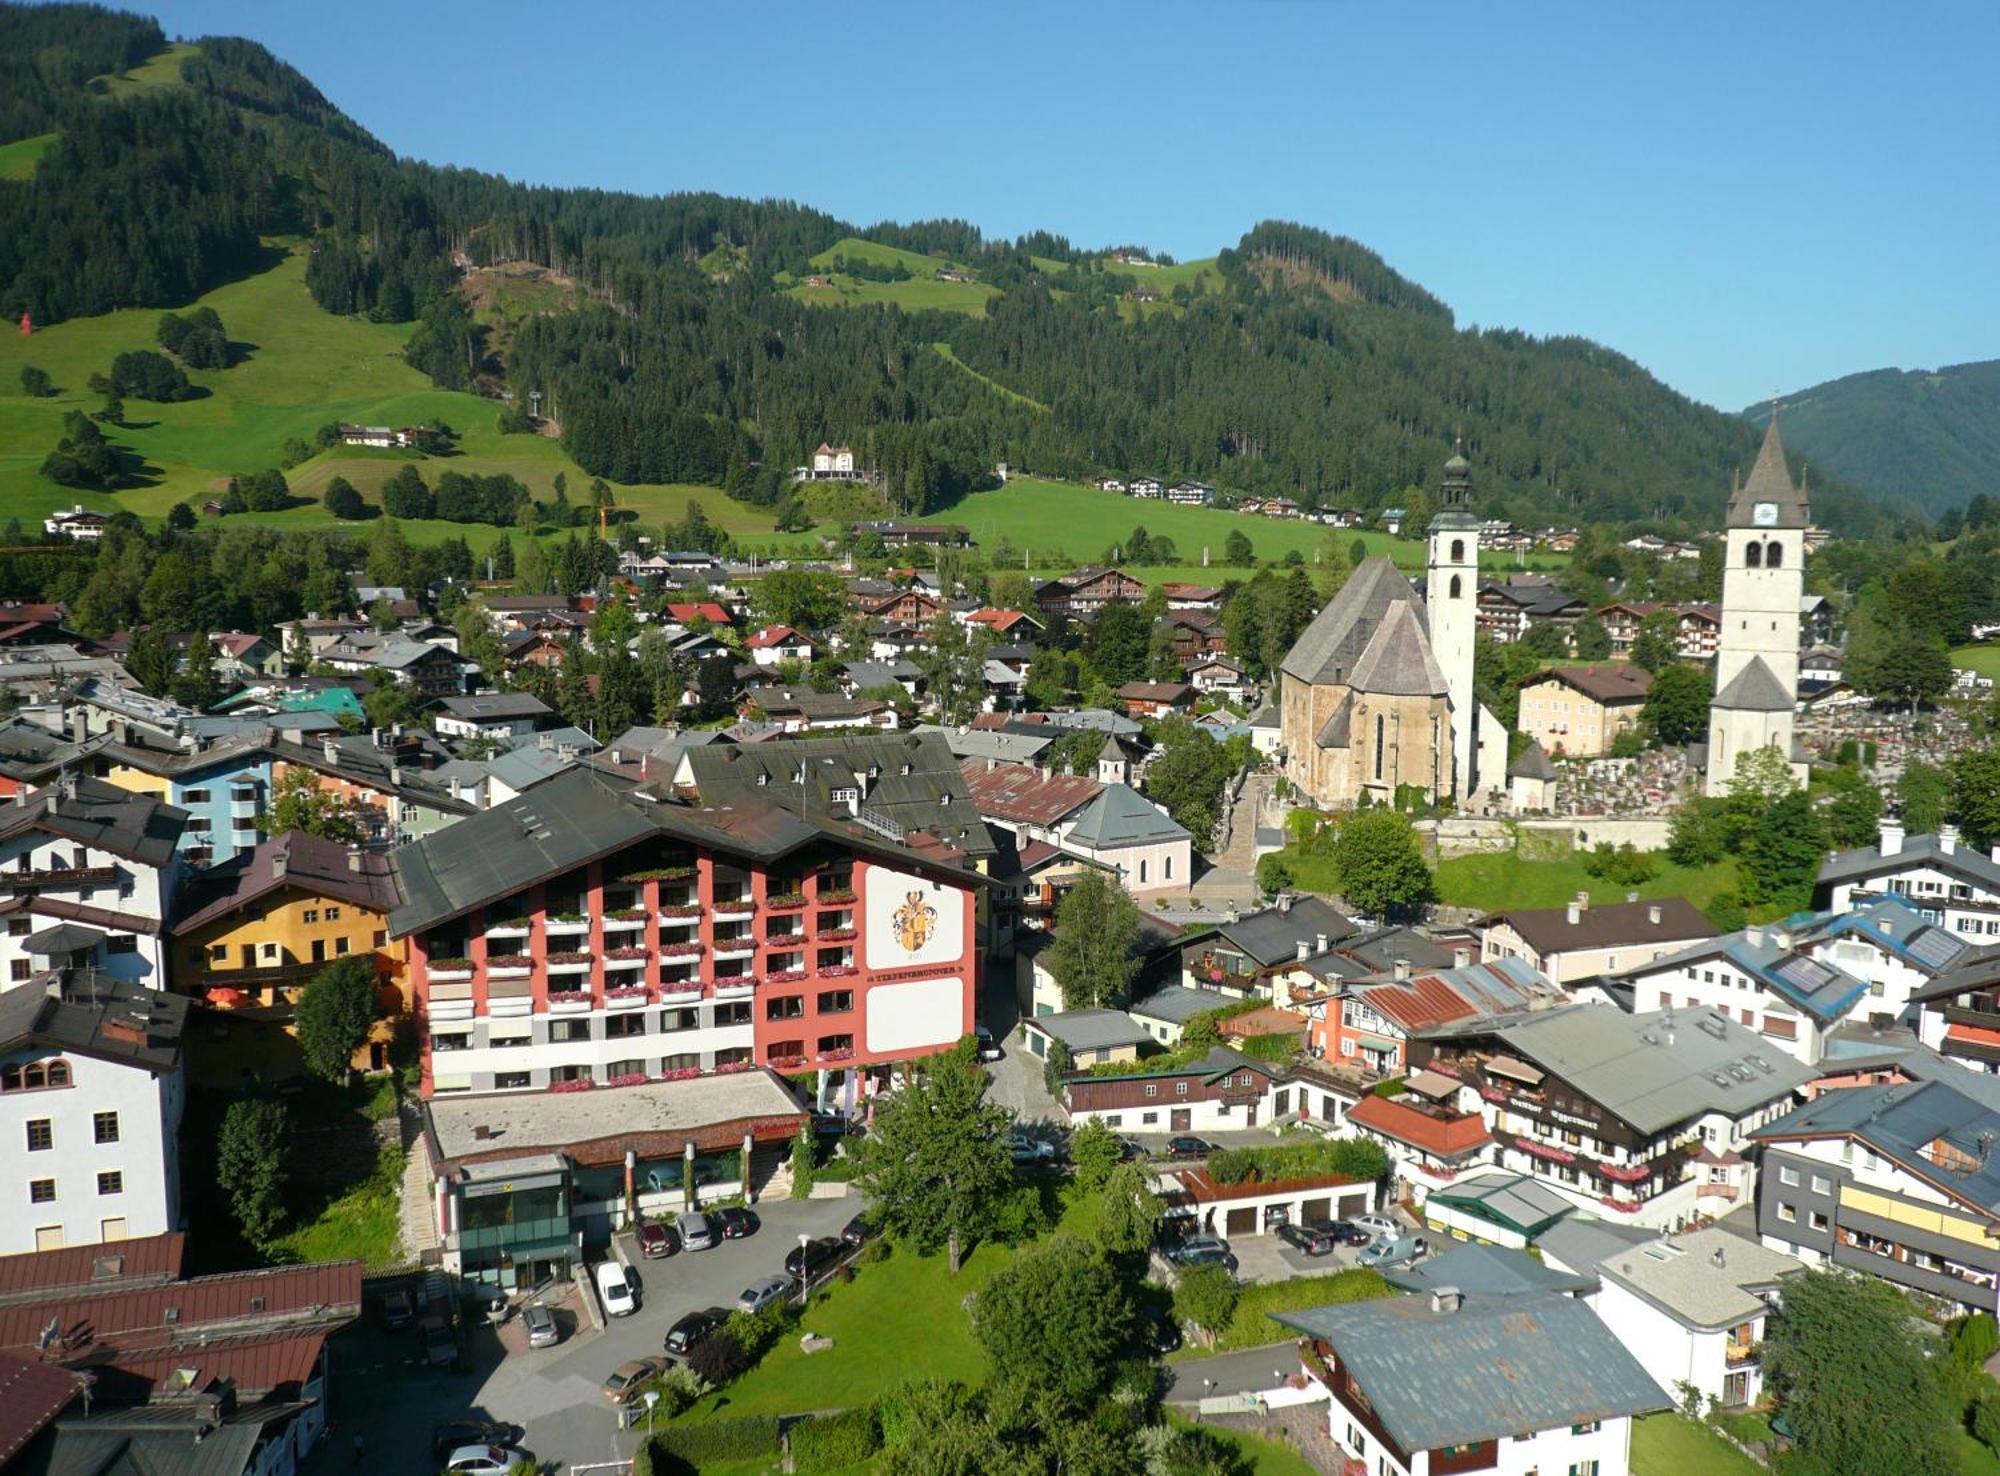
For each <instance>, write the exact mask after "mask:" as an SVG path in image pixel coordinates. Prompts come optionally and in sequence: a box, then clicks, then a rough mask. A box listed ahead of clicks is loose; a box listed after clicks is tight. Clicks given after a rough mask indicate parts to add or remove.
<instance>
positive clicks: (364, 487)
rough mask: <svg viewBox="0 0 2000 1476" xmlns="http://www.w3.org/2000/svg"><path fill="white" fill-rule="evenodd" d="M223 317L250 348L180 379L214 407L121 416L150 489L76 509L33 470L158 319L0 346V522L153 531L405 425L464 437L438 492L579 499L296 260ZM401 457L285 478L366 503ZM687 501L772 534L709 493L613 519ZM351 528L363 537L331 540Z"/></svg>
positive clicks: (540, 460)
mask: <svg viewBox="0 0 2000 1476" xmlns="http://www.w3.org/2000/svg"><path fill="white" fill-rule="evenodd" d="M201 301H202V302H203V303H204V304H207V305H209V306H212V307H214V308H215V310H216V311H217V312H218V313H220V314H221V315H222V320H223V323H224V325H225V326H226V327H227V328H228V330H229V334H230V337H231V339H232V340H233V341H235V342H238V343H243V344H248V345H250V348H249V349H248V351H247V356H246V357H245V358H244V359H243V360H242V362H239V363H237V364H235V365H233V366H232V367H231V368H228V369H224V370H215V371H195V372H193V373H191V374H190V376H189V377H190V378H191V379H192V380H193V381H194V382H195V383H196V384H198V385H201V386H203V387H204V388H207V389H208V390H210V391H211V393H210V394H209V395H208V396H207V397H205V398H203V399H198V400H189V401H185V402H183V403H181V404H175V405H153V404H148V403H146V402H143V401H132V402H131V403H130V404H128V405H127V407H126V414H127V419H128V420H129V421H131V422H132V428H129V429H115V430H114V431H113V433H112V439H113V440H114V441H117V442H119V443H121V444H123V445H126V446H128V447H130V448H131V449H132V450H134V451H136V452H138V453H139V454H140V455H141V456H142V457H143V458H144V459H145V461H146V464H147V466H148V468H149V471H148V474H147V475H148V479H149V480H150V481H151V482H152V483H153V485H150V486H147V487H142V488H137V489H133V490H129V491H124V492H120V493H118V494H116V495H115V496H102V495H98V496H90V495H86V496H83V497H82V498H81V499H79V498H78V497H77V495H76V494H74V493H72V492H70V491H69V490H67V489H65V488H61V487H58V486H56V485H55V484H54V483H52V482H49V481H47V480H45V479H44V478H43V477H42V476H41V475H40V473H39V470H38V468H39V466H40V464H41V460H42V457H43V456H44V455H45V454H46V453H47V452H48V451H49V450H50V449H51V448H52V447H53V446H54V445H55V443H56V441H57V439H58V438H59V437H60V435H61V424H62V417H63V414H64V412H65V411H68V410H76V409H83V410H90V409H94V408H96V405H97V400H96V397H95V396H92V395H91V394H90V393H89V392H88V391H87V390H86V389H85V384H86V382H87V381H88V379H89V377H90V375H91V374H92V373H93V372H102V371H103V370H105V369H107V368H108V367H109V366H110V363H111V360H112V358H113V356H114V355H116V354H117V353H118V352H120V351H121V350H124V349H131V348H150V347H152V346H153V342H154V339H153V332H154V329H155V327H156V326H157V324H158V322H159V317H160V314H159V313H158V312H157V311H155V310H152V309H136V310H131V311H124V312H115V313H107V314H105V315H103V316H102V317H96V318H80V319H75V320H73V321H71V322H67V323H60V324H57V325H56V326H54V327H52V328H49V329H46V330H43V331H40V332H37V333H36V334H35V335H34V336H33V337H32V338H22V337H21V336H20V335H19V334H15V333H9V334H5V335H0V517H10V516H17V515H18V516H21V517H23V518H32V519H35V520H39V519H40V518H41V517H42V516H43V515H44V514H45V513H47V512H48V511H49V510H50V509H53V508H57V507H67V506H69V505H70V504H71V503H72V502H75V501H78V500H81V501H83V502H84V503H86V504H87V505H89V506H93V507H98V508H103V509H107V510H108V509H109V508H111V507H112V506H123V507H126V508H129V509H131V510H132V511H134V512H137V513H139V514H141V515H142V516H146V517H159V516H163V515H164V514H165V512H166V510H167V509H168V508H169V507H171V506H172V505H173V504H174V503H176V502H180V501H183V500H186V499H193V500H195V501H197V502H198V501H200V499H202V498H203V497H206V496H208V495H210V494H211V493H212V492H214V491H216V490H217V489H218V488H219V487H220V486H221V485H222V484H223V483H224V482H226V480H227V479H228V478H229V477H230V476H232V475H234V474H236V473H238V472H249V471H257V470H260V469H262V468H265V467H270V466H275V465H277V463H278V460H279V456H280V453H281V450H282V448H283V446H284V443H285V441H286V440H287V439H288V438H290V437H293V436H297V437H300V438H302V439H306V440H310V439H311V436H312V433H313V431H314V430H315V429H317V428H318V427H319V426H320V425H323V424H324V423H326V422H327V421H329V420H355V421H365V422H370V423H375V424H385V423H386V424H411V423H415V422H420V421H426V420H431V419H441V420H443V421H445V422H446V423H448V424H449V425H451V426H452V427H453V428H454V429H456V430H458V431H459V432H461V437H462V438H461V440H460V442H459V449H460V453H461V454H459V455H457V456H453V457H451V458H449V459H444V460H429V461H427V462H426V463H425V464H424V467H423V469H424V473H425V476H426V477H427V478H428V479H430V480H432V481H435V480H436V478H437V476H438V474H439V473H440V472H442V471H443V470H445V469H447V468H452V469H456V470H459V471H464V472H481V473H495V472H511V473H513V474H514V475H515V476H517V477H519V478H520V479H521V480H522V481H523V482H524V483H526V484H527V486H528V487H529V488H530V489H531V490H532V491H533V492H534V493H535V495H536V496H538V497H541V498H547V497H549V496H551V495H552V492H551V488H552V484H553V482H554V479H555V475H556V473H557V472H563V473H565V474H566V475H567V477H568V480H569V487H570V495H571V496H572V497H579V496H581V495H582V494H583V492H584V489H585V488H586V487H588V485H589V483H590V477H589V476H588V475H587V474H586V473H585V472H584V471H583V470H582V469H581V468H579V467H578V466H577V465H576V464H575V463H574V462H572V461H571V460H570V459H569V458H568V457H567V456H565V455H564V454H563V451H562V447H561V446H560V445H559V444H558V443H556V442H555V441H552V440H548V439H546V438H543V437H539V436H502V435H500V434H499V433H498V431H497V430H495V428H494V423H495V420H496V419H497V417H498V413H499V410H498V407H497V406H496V405H495V404H494V403H493V402H492V401H491V400H485V399H481V398H479V397H477V396H475V395H467V394H460V393H457V392H454V391H450V390H440V389H437V388H435V387H433V386H432V385H431V384H430V383H429V381H428V380H427V379H426V378H425V377H424V376H423V375H421V374H419V373H418V372H417V371H416V370H414V369H412V368H410V367H409V366H408V365H407V364H405V363H404V362H403V359H402V346H403V342H404V340H405V339H406V338H407V337H408V336H409V331H410V330H409V327H408V326H407V325H404V326H391V325H385V324H378V323H369V322H365V321H363V320H361V319H359V318H339V317H334V316H332V315H331V314H328V313H324V312H322V311H320V309H319V308H318V307H317V306H315V305H314V303H313V301H312V299H311V298H310V297H309V296H308V295H307V293H306V290H305V259H304V257H303V256H302V255H300V254H296V253H294V254H293V255H291V256H289V257H287V258H286V259H285V260H284V261H283V262H282V263H281V264H279V265H278V266H277V267H275V268H274V269H272V270H271V271H268V272H265V273H262V274H261V275H258V276H255V277H250V278H247V279H245V280H244V281H241V282H233V283H230V284H229V285H227V286H225V287H221V288H218V289H217V290H216V291H214V292H212V293H210V294H208V296H206V297H204V298H202V299H201ZM24 364H34V365H36V366H38V367H40V368H42V369H46V370H47V371H48V372H49V373H50V374H51V375H52V376H53V377H54V379H55V382H56V384H57V386H58V388H59V389H60V390H61V391H62V393H61V394H59V395H57V396H56V397H55V398H53V399H48V400H30V399H28V398H26V397H25V396H23V395H22V394H21V393H20V370H21V366H22V365H24ZM400 460H402V458H401V457H398V456H394V455H388V454H384V453H380V452H369V451H360V450H352V449H343V448H335V449H333V450H331V451H328V452H326V453H323V454H322V455H321V456H318V457H315V458H313V459H312V460H310V461H308V462H305V463H303V464H302V465H300V466H298V467H296V468H294V469H293V470H292V471H291V472H290V473H288V474H287V475H288V477H289V479H290V481H291V483H292V485H293V487H294V489H295V490H297V491H298V493H299V494H300V495H302V496H315V497H316V496H318V495H319V493H320V492H321V491H323V490H324V488H325V486H326V484H327V482H328V481H329V480H330V479H331V478H332V477H333V476H335V475H341V476H345V477H346V478H347V479H348V480H349V481H351V482H353V483H354V485H355V486H356V487H358V488H360V489H361V491H362V492H363V494H364V495H370V496H372V494H373V493H374V492H375V491H376V490H377V489H378V488H379V487H380V486H381V484H382V482H384V481H385V480H387V478H388V477H389V476H390V475H391V474H393V473H394V471H395V470H396V467H397V465H398V464H399V462H400ZM691 495H699V496H700V498H701V500H702V504H703V507H704V509H705V510H706V511H707V513H708V515H709V517H710V518H711V520H713V521H714V522H716V523H717V524H719V525H721V526H722V527H724V528H726V529H728V530H729V531H730V532H732V533H739V534H751V533H768V532H769V531H770V529H771V523H770V520H769V519H768V518H767V517H765V516H764V515H762V514H760V513H758V512H756V511H755V510H753V509H750V508H745V507H743V506H741V505H740V504H737V503H732V502H730V501H728V500H727V499H726V498H724V497H723V496H722V494H721V493H720V492H719V491H716V490H714V489H705V488H688V487H677V486H641V487H629V488H621V489H619V495H618V500H619V504H620V506H623V507H629V508H633V509H636V510H637V511H638V513H639V517H640V519H641V521H643V522H645V523H648V524H657V523H659V522H661V521H663V520H665V519H667V518H676V519H677V518H680V517H682V516H684V515H685V512H686V507H687V503H688V500H689V498H690V496H691ZM243 516H244V517H247V518H250V519H252V520H254V521H258V522H269V523H274V524H279V525H282V526H287V527H300V528H303V527H322V526H334V523H333V520H332V519H331V518H330V517H328V516H327V514H326V512H325V510H324V509H322V508H320V507H317V506H314V507H298V508H291V509H288V510H287V511H285V512H282V513H273V514H244V515H243ZM344 526H348V527H357V526H358V527H362V528H365V527H366V525H365V524H362V525H352V524H350V525H344ZM405 531H406V532H407V533H408V534H409V536H410V537H411V538H412V539H414V540H416V541H419V542H435V541H436V540H438V539H440V538H444V537H446V536H449V535H451V534H454V533H463V534H465V535H466V536H467V537H469V538H471V539H472V540H473V542H474V543H475V544H476V545H480V546H483V544H484V543H486V542H490V541H491V539H492V537H493V536H494V533H495V531H496V530H494V529H490V528H486V527H484V526H482V525H471V526H466V527H461V526H460V525H457V524H452V523H411V524H409V525H407V527H406V530H405Z"/></svg>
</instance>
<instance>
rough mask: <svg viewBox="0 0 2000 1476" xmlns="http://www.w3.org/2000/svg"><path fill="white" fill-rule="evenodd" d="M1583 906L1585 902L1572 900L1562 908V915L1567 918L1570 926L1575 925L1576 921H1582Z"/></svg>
mask: <svg viewBox="0 0 2000 1476" xmlns="http://www.w3.org/2000/svg"><path fill="white" fill-rule="evenodd" d="M1584 906H1585V904H1584V903H1582V902H1572V903H1570V904H1569V905H1568V906H1567V907H1565V908H1563V915H1564V916H1565V917H1567V918H1568V919H1569V925H1570V926H1571V927H1575V926H1576V925H1577V924H1578V923H1580V922H1582V921H1583V910H1584Z"/></svg>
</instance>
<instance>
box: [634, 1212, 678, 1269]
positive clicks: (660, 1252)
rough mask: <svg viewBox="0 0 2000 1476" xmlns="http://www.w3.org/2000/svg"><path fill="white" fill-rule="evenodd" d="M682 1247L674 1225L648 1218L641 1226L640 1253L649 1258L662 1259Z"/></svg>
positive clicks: (651, 1259)
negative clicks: (663, 1223)
mask: <svg viewBox="0 0 2000 1476" xmlns="http://www.w3.org/2000/svg"><path fill="white" fill-rule="evenodd" d="M680 1248H681V1238H680V1236H679V1234H678V1233H676V1231H675V1230H674V1227H673V1226H671V1225H662V1224H661V1223H660V1222H659V1221H658V1220H648V1221H646V1222H645V1223H644V1224H642V1225H641V1226H640V1227H639V1254H640V1255H642V1256H644V1257H645V1258H646V1259H647V1260H649V1261H658V1260H662V1259H664V1258H665V1257H667V1256H671V1255H675V1254H678V1253H679V1251H680Z"/></svg>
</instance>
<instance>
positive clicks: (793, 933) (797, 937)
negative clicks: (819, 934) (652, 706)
mask: <svg viewBox="0 0 2000 1476" xmlns="http://www.w3.org/2000/svg"><path fill="white" fill-rule="evenodd" d="M805 941H806V930H805V929H804V928H787V929H785V930H784V931H782V932H775V931H774V932H766V933H765V934H764V946H765V947H766V948H802V947H804V946H805Z"/></svg>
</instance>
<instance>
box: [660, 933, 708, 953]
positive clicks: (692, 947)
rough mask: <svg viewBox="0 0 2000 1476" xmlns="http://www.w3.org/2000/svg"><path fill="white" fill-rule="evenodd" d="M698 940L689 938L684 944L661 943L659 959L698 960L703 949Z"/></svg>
mask: <svg viewBox="0 0 2000 1476" xmlns="http://www.w3.org/2000/svg"><path fill="white" fill-rule="evenodd" d="M705 946H706V945H704V944H703V943H702V941H701V940H700V939H699V938H690V939H688V940H687V941H686V942H684V943H662V944H661V945H660V957H661V958H700V957H701V954H702V949H703V948H704V947H705Z"/></svg>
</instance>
